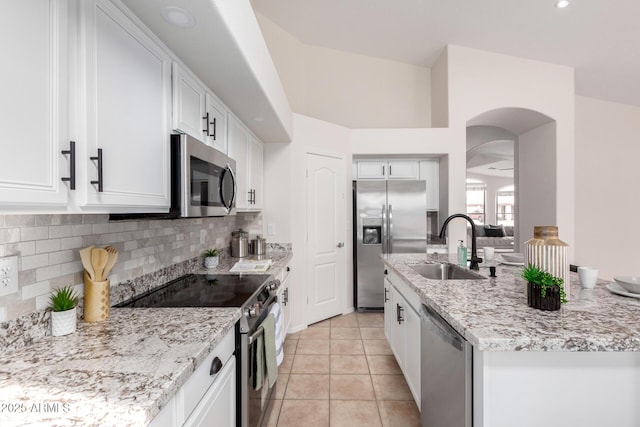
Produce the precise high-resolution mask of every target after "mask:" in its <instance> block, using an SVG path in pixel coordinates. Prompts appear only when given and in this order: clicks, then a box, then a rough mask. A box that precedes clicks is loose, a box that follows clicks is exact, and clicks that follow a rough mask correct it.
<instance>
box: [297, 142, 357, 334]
mask: <svg viewBox="0 0 640 427" xmlns="http://www.w3.org/2000/svg"><path fill="white" fill-rule="evenodd" d="M309 155H315V156H323V157H331V158H334V159H337V160H340V161H341V162H342V166H343V178H344V182H343V194H344V210H345V212H344V214H345V225H344V226H343V227H342V236H341V239H342V240H341V241H344V243H345V247H344V248H345V249H346V250H345V251H344V255H343V256H344V262H345V269H344V272H343V278H342V279H343V280H342V283H343V284H344V285H343V286H344V288H343V289H342V313H343V314H346V313H348V312H350V311H353V307H352V308H351V310H348V309H347V307H346V303H347V292H349V291H350V287H349V286H347V285H348V284H347V277H348V274H347V272H348V268H347V267H348V260H349V259H350V258H351V257H348V256H347V253H349V251H348V250H347V249H349V248H351V246H352V244H351V243H352V242H351V240H348V241H347V236H346V232H347V227H346V221H348V220H349V216H348V215H347V214H348V213H349V212H347V211H348V204H347V190H349V194H350V189H348V188H347V164H346V161H347V155H346V154H345V153H341V152H338V151H333V150H323V149H319V148H307V149H305V150H304V177H305V188H306V185H307V181H306V180H307V179H308V176H307V173H308V171H309V157H308V156H309ZM308 203H309V195H308V194H307V193H306V191H305V200H304V235H305V236H307V235H308V233H309V223H308V220H309V215H308V211H307V208H308ZM304 242H305V244H304V262H305V267H304V268H305V277H307V278H308V277H309V271H308V260H309V241H308V239H307V238H306V237H305V238H304ZM305 302H306V304H305V307H307V306H308V305H309V286H308V285H307V286H305ZM307 313H308V311H307V310H305V319H304V322H305V324H306V325H307V326H309V318H308V314H307Z"/></svg>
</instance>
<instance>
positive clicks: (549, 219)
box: [516, 122, 567, 250]
mask: <svg viewBox="0 0 640 427" xmlns="http://www.w3.org/2000/svg"><path fill="white" fill-rule="evenodd" d="M555 136H556V124H555V122H552V123H548V124H546V125H542V126H539V127H537V128H535V129H532V130H530V131H529V132H526V133H523V134H522V135H520V136H519V141H518V177H517V193H516V197H517V204H518V206H519V208H518V212H519V217H518V219H519V221H518V231H519V234H518V236H519V239H520V241H519V242H516V245H518V243H519V244H520V250H521V249H522V247H521V246H522V243H524V242H526V241H527V240H529V239H531V238H532V237H533V227H534V226H536V225H556V224H557V223H558V221H557V194H556V188H557V181H558V176H557V175H556V174H557V172H556V166H555V165H556V143H555V142H556V141H555ZM558 232H559V237H560V240H562V241H565V242H566V240H565V235H566V234H567V233H566V230H565V229H564V228H563V227H562V226H558ZM516 249H518V247H517V246H516Z"/></svg>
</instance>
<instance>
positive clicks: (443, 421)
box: [420, 305, 473, 427]
mask: <svg viewBox="0 0 640 427" xmlns="http://www.w3.org/2000/svg"><path fill="white" fill-rule="evenodd" d="M421 317H422V322H421V327H420V329H421V344H420V346H421V360H422V363H421V365H420V374H421V380H420V382H421V405H420V408H421V409H420V411H421V412H420V417H421V420H422V425H423V426H429V427H471V426H472V422H473V421H472V420H473V418H472V415H473V400H472V384H473V376H472V354H473V353H472V346H471V344H469V343H468V342H467V341H466V340H465V339H464V337H463V336H462V335H460V334H459V333H458V332H456V331H455V330H454V329H453V328H452V327H451V325H449V324H448V323H447V322H446V321H445V320H444V319H443V318H442V317H440V316H439V315H438V314H437V313H435V312H434V311H433V310H432V309H431V308H429V307H428V306H426V305H423V306H422V313H421Z"/></svg>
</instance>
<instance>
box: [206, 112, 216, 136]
mask: <svg viewBox="0 0 640 427" xmlns="http://www.w3.org/2000/svg"><path fill="white" fill-rule="evenodd" d="M207 117H209V113H207ZM207 120H208V119H207ZM211 124H212V125H213V140H214V141H215V140H216V118H215V117H214V118H213V121H212V122H211ZM207 129H209V125H207Z"/></svg>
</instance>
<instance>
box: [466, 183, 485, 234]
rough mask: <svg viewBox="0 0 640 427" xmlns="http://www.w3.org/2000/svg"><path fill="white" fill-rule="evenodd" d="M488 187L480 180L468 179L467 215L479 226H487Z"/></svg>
mask: <svg viewBox="0 0 640 427" xmlns="http://www.w3.org/2000/svg"><path fill="white" fill-rule="evenodd" d="M486 196H487V185H486V184H485V183H484V182H482V181H479V180H475V179H467V215H468V216H469V217H471V219H472V220H473V221H474V222H475V223H477V224H485V221H486V219H485V200H486Z"/></svg>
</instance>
